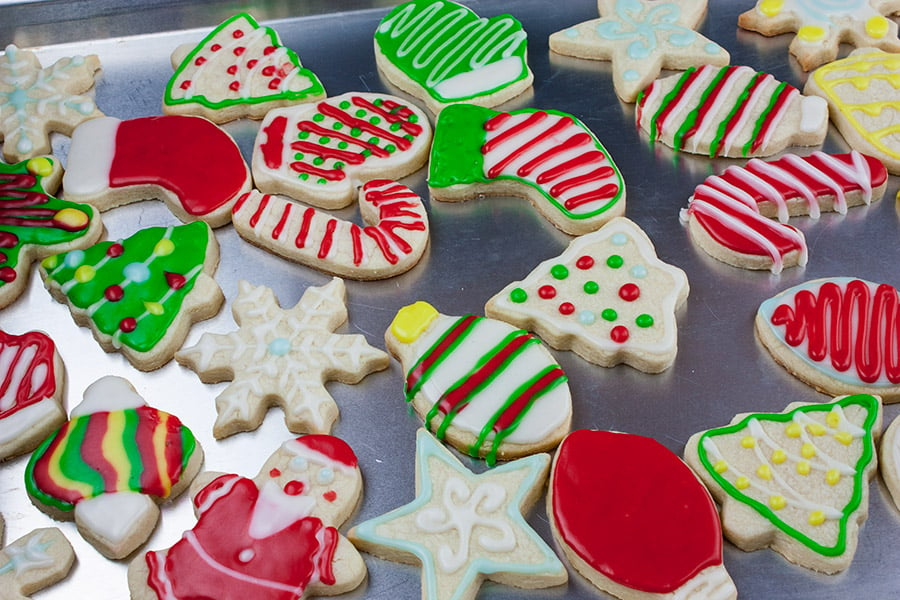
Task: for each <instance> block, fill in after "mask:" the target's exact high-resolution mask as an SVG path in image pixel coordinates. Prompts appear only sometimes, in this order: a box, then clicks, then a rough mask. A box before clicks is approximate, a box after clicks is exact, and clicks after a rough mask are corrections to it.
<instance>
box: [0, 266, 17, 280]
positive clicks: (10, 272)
mask: <svg viewBox="0 0 900 600" xmlns="http://www.w3.org/2000/svg"><path fill="white" fill-rule="evenodd" d="M15 279H16V270H15V269H13V268H12V267H3V268H2V269H0V281H3V282H5V283H9V282H10V281H15Z"/></svg>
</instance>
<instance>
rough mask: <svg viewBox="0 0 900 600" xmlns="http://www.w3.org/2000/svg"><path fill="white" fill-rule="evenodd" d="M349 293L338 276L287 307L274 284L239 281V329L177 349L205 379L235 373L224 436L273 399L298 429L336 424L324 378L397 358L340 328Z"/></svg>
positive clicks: (256, 421) (223, 398) (219, 401)
mask: <svg viewBox="0 0 900 600" xmlns="http://www.w3.org/2000/svg"><path fill="white" fill-rule="evenodd" d="M345 297H346V290H345V288H344V282H343V281H342V280H341V279H338V278H337V277H335V278H334V279H332V280H331V282H330V283H328V284H326V285H324V286H321V287H309V288H307V289H306V291H305V292H303V296H302V297H301V298H300V301H299V302H298V303H297V304H296V305H295V306H294V307H293V308H290V309H283V308H281V307H280V306H279V304H278V300H277V299H276V298H275V294H274V293H273V292H272V290H271V289H269V288H267V287H264V286H253V285H251V284H249V283H247V282H246V281H241V282H240V283H239V286H238V297H237V298H236V299H235V301H234V304H233V305H232V312H233V313H234V320H235V322H236V323H237V324H238V327H239V329H238V330H237V331H235V332H232V333H229V334H214V333H204V334H203V336H202V337H201V338H200V342H199V343H198V344H197V345H195V346H191V347H189V348H184V349H182V350H181V351H179V352H178V353H177V354H176V355H175V358H176V360H177V361H178V362H179V363H181V364H183V365H185V366H187V367H189V368H190V369H193V370H194V371H196V372H197V374H198V375H199V376H200V379H201V380H202V381H203V382H204V383H216V382H219V381H225V380H232V383H231V384H229V385H228V387H226V388H225V390H224V391H223V392H222V393H221V394H219V396H218V397H217V398H216V411H217V412H218V415H219V416H218V418H217V419H216V423H215V426H214V428H213V435H214V436H215V437H216V438H217V439H221V438H224V437H228V436H229V435H233V434H235V433H238V432H241V431H252V430H253V429H256V428H257V427H259V426H260V424H261V423H262V420H263V418H264V417H265V414H266V410H267V409H268V408H269V406H270V405H273V404H277V405H280V406H281V407H282V408H283V410H284V420H285V423H286V424H287V427H288V429H289V430H290V431H292V432H294V433H304V432H309V433H328V432H330V431H331V427H332V425H333V424H334V422H335V420H337V417H338V407H337V404H335V402H334V398H332V397H331V395H330V394H329V393H328V390H326V389H325V381H340V382H342V383H357V382H359V381H360V380H361V379H362V378H363V377H365V376H366V375H368V374H369V373H372V372H374V371H380V370H382V369H386V368H387V366H388V364H389V360H390V359H389V358H388V355H387V354H385V353H384V352H382V351H381V350H378V349H377V348H373V347H372V346H370V345H369V344H368V343H367V342H366V340H365V338H364V337H363V336H362V335H359V334H353V335H349V334H338V333H334V330H335V329H336V328H337V327H338V326H339V325H341V324H342V323H344V322H345V321H346V320H347V307H346V303H345Z"/></svg>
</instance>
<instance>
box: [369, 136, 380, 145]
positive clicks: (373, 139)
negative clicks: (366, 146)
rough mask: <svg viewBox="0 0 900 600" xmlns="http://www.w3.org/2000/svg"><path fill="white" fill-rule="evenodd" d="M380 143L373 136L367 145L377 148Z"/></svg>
mask: <svg viewBox="0 0 900 600" xmlns="http://www.w3.org/2000/svg"><path fill="white" fill-rule="evenodd" d="M380 141H381V140H379V139H378V138H377V137H374V136H373V137H370V138H369V143H370V144H372V145H373V146H377V145H378V143H379V142H380Z"/></svg>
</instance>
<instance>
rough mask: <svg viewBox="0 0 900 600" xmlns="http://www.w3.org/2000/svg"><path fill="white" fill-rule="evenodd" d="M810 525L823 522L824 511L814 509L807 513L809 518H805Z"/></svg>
mask: <svg viewBox="0 0 900 600" xmlns="http://www.w3.org/2000/svg"><path fill="white" fill-rule="evenodd" d="M807 521H808V522H809V524H810V525H813V526H816V525H821V524H822V523H824V522H825V513H823V512H822V511H821V510H814V511H812V512H811V513H809V519H807Z"/></svg>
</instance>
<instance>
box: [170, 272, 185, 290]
mask: <svg viewBox="0 0 900 600" xmlns="http://www.w3.org/2000/svg"><path fill="white" fill-rule="evenodd" d="M165 277H166V283H167V284H169V287H170V288H172V289H173V290H180V289H181V288H182V287H184V284H185V283H187V279H185V278H184V275H181V274H179V273H169V272H168V271H166V274H165Z"/></svg>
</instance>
